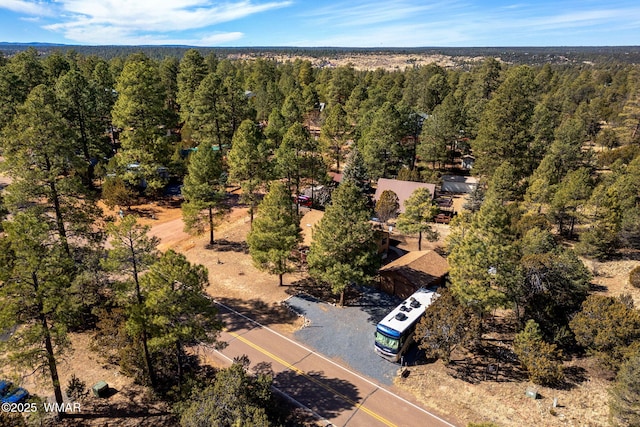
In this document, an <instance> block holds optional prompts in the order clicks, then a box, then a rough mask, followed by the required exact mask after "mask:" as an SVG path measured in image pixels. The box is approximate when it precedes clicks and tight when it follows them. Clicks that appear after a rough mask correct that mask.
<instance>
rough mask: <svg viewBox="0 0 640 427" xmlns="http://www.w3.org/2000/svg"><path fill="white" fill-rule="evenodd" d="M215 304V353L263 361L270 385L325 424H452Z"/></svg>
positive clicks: (364, 426)
mask: <svg viewBox="0 0 640 427" xmlns="http://www.w3.org/2000/svg"><path fill="white" fill-rule="evenodd" d="M219 305H220V313H221V315H222V317H223V320H224V321H225V323H226V330H225V331H224V332H223V333H222V336H221V337H220V338H221V340H223V341H226V342H227V343H228V346H227V347H226V348H225V349H224V350H222V351H221V352H219V353H220V355H221V357H220V356H219V358H223V359H226V360H227V361H228V360H229V359H232V358H234V357H238V356H242V355H243V354H246V355H247V356H249V359H250V360H251V362H252V364H253V365H254V366H255V365H256V364H257V363H260V362H265V363H269V364H270V365H271V368H272V369H273V371H274V377H275V378H274V384H275V386H276V387H277V388H278V389H279V390H280V391H282V392H283V393H285V394H287V395H288V396H289V397H291V398H292V399H294V400H295V401H297V402H298V403H299V404H300V405H302V406H304V407H306V408H307V409H309V410H311V411H312V412H314V413H315V415H316V416H317V417H318V418H319V419H320V420H321V421H322V422H323V423H324V424H325V425H335V426H353V427H357V426H362V427H373V426H408V427H414V426H416V427H417V426H420V427H422V426H424V427H432V426H433V427H445V426H447V427H451V426H453V424H451V423H449V422H447V421H445V420H443V419H441V418H439V417H437V416H436V415H433V414H431V413H429V412H427V411H425V410H424V409H422V408H420V407H418V406H416V405H414V404H413V403H411V402H409V401H407V400H405V399H402V398H401V397H399V396H397V395H395V394H393V393H391V392H390V391H388V390H386V389H385V388H383V387H381V386H379V385H377V384H375V383H374V382H372V381H370V380H368V379H366V378H364V377H362V376H360V375H358V374H357V373H355V372H352V371H350V370H348V369H346V368H344V367H342V366H340V365H339V364H337V363H335V362H333V361H331V360H329V359H327V358H325V357H324V356H322V355H319V354H317V353H315V352H313V351H312V350H310V349H308V348H306V347H304V346H302V345H300V344H298V343H296V342H295V341H293V340H291V339H289V338H287V337H285V336H284V335H281V334H279V333H277V332H276V331H274V330H272V329H270V328H268V327H266V326H262V325H260V324H258V323H257V322H254V321H253V320H251V319H249V318H248V317H246V316H244V315H242V314H240V313H238V312H236V311H234V310H233V309H231V308H230V307H227V306H225V305H222V304H219ZM361 350H362V349H354V351H361Z"/></svg>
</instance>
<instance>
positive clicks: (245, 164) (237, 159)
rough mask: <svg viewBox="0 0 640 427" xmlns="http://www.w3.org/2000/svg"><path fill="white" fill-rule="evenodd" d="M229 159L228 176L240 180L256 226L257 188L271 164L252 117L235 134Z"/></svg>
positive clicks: (265, 177)
mask: <svg viewBox="0 0 640 427" xmlns="http://www.w3.org/2000/svg"><path fill="white" fill-rule="evenodd" d="M227 162H228V163H229V179H230V180H232V181H239V182H240V186H241V187H242V199H243V201H244V202H245V203H247V204H248V205H249V218H250V221H251V225H252V226H253V214H254V212H255V209H256V206H257V204H258V193H257V192H258V189H259V188H260V186H261V185H262V184H264V183H265V182H266V180H267V178H268V177H269V172H270V166H271V165H270V164H269V153H268V150H267V147H266V141H264V138H263V137H262V135H261V133H260V129H259V128H258V126H256V124H255V123H254V122H252V121H251V120H245V121H243V122H242V124H241V125H240V127H239V128H238V131H237V132H236V133H235V134H234V136H233V144H232V146H231V150H230V151H229V155H228V157H227Z"/></svg>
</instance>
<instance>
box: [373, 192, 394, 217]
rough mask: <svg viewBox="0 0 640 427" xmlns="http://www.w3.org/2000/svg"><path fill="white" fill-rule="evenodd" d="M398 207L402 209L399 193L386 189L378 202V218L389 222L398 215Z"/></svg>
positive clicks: (376, 209)
mask: <svg viewBox="0 0 640 427" xmlns="http://www.w3.org/2000/svg"><path fill="white" fill-rule="evenodd" d="M398 209H400V203H399V201H398V195H397V194H396V193H394V192H393V191H391V190H384V191H383V192H382V194H380V199H379V200H378V201H377V202H376V208H375V212H376V215H377V216H378V219H379V220H380V221H382V222H387V221H389V220H390V219H391V218H395V217H396V216H398Z"/></svg>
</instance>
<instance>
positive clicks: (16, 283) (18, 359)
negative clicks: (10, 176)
mask: <svg viewBox="0 0 640 427" xmlns="http://www.w3.org/2000/svg"><path fill="white" fill-rule="evenodd" d="M5 229H6V231H7V236H6V237H3V238H2V239H1V240H0V245H1V246H2V250H1V251H0V252H1V253H2V255H1V256H0V283H2V286H0V299H1V300H2V304H1V305H0V330H2V331H13V332H12V333H10V334H9V337H8V339H7V340H6V341H5V340H3V342H1V343H0V346H1V347H0V348H1V349H2V350H3V351H2V354H3V355H4V358H6V360H7V361H8V362H9V363H10V364H16V365H20V366H26V367H28V368H29V370H30V371H32V372H42V373H45V372H47V371H48V374H49V376H50V378H51V384H52V388H53V390H54V395H55V399H56V403H58V404H62V402H63V395H62V389H61V387H60V378H59V375H58V368H57V362H58V360H59V357H60V355H61V353H62V352H63V350H65V349H67V348H68V347H69V342H68V340H67V335H66V332H67V326H68V320H69V319H70V318H71V317H72V313H73V312H74V311H75V306H74V305H77V304H78V301H77V298H76V295H74V293H73V292H72V291H71V281H72V277H73V270H74V266H73V263H72V261H71V260H70V259H69V257H68V256H67V254H66V253H65V250H64V248H63V246H62V245H61V244H60V243H59V242H53V241H52V240H51V237H50V236H51V229H50V225H49V224H48V223H47V222H46V221H44V220H43V215H36V214H35V213H34V212H26V213H17V214H15V215H14V217H13V219H12V220H11V221H9V222H6V223H5Z"/></svg>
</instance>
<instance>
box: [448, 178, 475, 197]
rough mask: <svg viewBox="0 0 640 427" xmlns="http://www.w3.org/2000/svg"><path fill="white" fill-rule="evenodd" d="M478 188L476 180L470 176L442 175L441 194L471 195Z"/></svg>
mask: <svg viewBox="0 0 640 427" xmlns="http://www.w3.org/2000/svg"><path fill="white" fill-rule="evenodd" d="M477 186H478V179H477V178H474V177H472V176H460V175H443V176H442V187H441V190H442V192H443V193H456V194H467V193H472V192H473V190H475V189H476V187H477Z"/></svg>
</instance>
